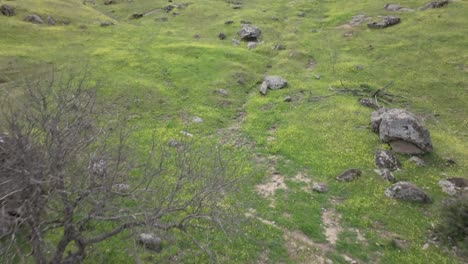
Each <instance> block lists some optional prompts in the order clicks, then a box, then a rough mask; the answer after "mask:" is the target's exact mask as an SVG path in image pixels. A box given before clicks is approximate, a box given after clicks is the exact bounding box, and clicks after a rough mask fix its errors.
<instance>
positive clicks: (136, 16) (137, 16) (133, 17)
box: [130, 13, 143, 19]
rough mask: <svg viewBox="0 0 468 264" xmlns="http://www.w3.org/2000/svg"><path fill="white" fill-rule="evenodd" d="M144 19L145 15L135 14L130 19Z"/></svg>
mask: <svg viewBox="0 0 468 264" xmlns="http://www.w3.org/2000/svg"><path fill="white" fill-rule="evenodd" d="M142 17H143V14H140V13H135V14H132V15H131V16H130V19H140V18H142Z"/></svg>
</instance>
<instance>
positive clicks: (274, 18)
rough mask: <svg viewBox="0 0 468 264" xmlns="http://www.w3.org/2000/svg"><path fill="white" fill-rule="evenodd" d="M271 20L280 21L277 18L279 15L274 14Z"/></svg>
mask: <svg viewBox="0 0 468 264" xmlns="http://www.w3.org/2000/svg"><path fill="white" fill-rule="evenodd" d="M271 20H275V21H278V20H279V18H277V17H275V16H273V17H271Z"/></svg>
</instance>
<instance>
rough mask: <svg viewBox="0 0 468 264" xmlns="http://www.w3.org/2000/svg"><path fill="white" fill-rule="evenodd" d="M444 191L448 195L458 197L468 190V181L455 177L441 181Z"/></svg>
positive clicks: (440, 184)
mask: <svg viewBox="0 0 468 264" xmlns="http://www.w3.org/2000/svg"><path fill="white" fill-rule="evenodd" d="M439 186H440V187H441V188H442V191H443V192H445V193H447V194H448V195H452V196H453V195H458V194H461V193H463V192H464V191H465V189H467V190H468V179H465V178H460V177H454V178H448V179H445V180H441V181H439Z"/></svg>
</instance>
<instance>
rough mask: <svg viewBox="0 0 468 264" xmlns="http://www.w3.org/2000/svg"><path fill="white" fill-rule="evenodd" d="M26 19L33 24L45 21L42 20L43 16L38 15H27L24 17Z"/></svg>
mask: <svg viewBox="0 0 468 264" xmlns="http://www.w3.org/2000/svg"><path fill="white" fill-rule="evenodd" d="M24 21H26V22H30V23H33V24H43V23H44V21H43V20H42V18H41V17H40V16H38V15H34V14H32V15H27V16H26V17H25V18H24Z"/></svg>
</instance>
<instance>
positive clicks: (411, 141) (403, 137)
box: [371, 109, 433, 154]
mask: <svg viewBox="0 0 468 264" xmlns="http://www.w3.org/2000/svg"><path fill="white" fill-rule="evenodd" d="M371 127H372V130H373V131H374V132H376V133H379V138H380V140H381V141H382V142H385V143H390V145H391V146H392V149H393V151H395V152H398V153H406V154H421V153H425V152H431V151H432V149H433V147H432V142H431V138H430V134H429V131H428V130H427V129H425V128H424V127H423V125H422V124H421V122H420V121H419V119H418V118H417V117H416V115H414V114H413V113H410V112H408V111H405V110H402V109H379V110H378V111H375V112H373V113H372V115H371Z"/></svg>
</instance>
